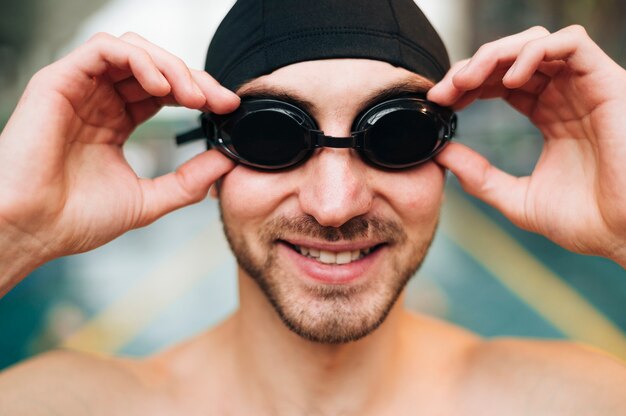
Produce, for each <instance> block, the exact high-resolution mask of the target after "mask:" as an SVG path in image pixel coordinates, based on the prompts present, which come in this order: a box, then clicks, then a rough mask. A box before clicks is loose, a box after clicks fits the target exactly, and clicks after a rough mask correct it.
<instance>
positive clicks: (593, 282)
mask: <svg viewBox="0 0 626 416" xmlns="http://www.w3.org/2000/svg"><path fill="white" fill-rule="evenodd" d="M232 3H233V1H232V0H228V1H227V0H184V1H173V0H152V1H150V2H149V3H148V2H146V1H140V0H123V1H122V0H110V1H107V0H46V1H43V0H22V1H19V2H16V1H13V2H7V1H4V2H2V3H0V91H1V92H0V126H3V125H4V123H5V122H6V120H7V119H8V117H9V115H10V114H11V112H12V111H13V108H14V106H15V104H16V102H17V100H18V98H19V96H20V94H21V91H22V90H23V89H24V87H25V85H26V83H27V82H28V80H29V78H30V77H31V76H32V74H33V73H34V72H36V71H37V70H38V69H39V68H41V67H43V66H45V65H47V64H48V63H50V62H52V61H54V60H55V59H57V58H59V57H61V56H62V55H63V54H65V53H67V51H69V50H71V49H72V48H73V47H75V46H76V45H78V44H80V43H82V42H84V41H85V40H86V39H88V38H89V37H90V36H92V35H93V34H94V33H96V32H99V31H106V32H110V33H112V34H115V35H121V34H122V33H124V32H126V31H135V32H137V33H139V34H141V35H142V36H144V37H145V38H147V39H148V40H150V41H152V42H153V43H156V44H158V45H160V46H162V47H164V48H165V49H167V50H169V51H171V52H172V53H174V54H176V55H178V56H180V57H181V58H183V59H184V60H185V62H187V64H188V65H190V66H191V67H196V68H201V67H203V64H204V54H205V51H206V48H207V46H208V44H209V41H210V39H211V36H212V33H213V32H214V30H215V29H216V27H217V25H218V24H219V21H220V20H221V18H222V17H223V16H224V14H225V13H226V12H227V11H228V9H229V8H230V6H231V5H232ZM418 4H419V5H420V6H421V7H422V8H423V9H424V11H425V13H426V14H427V15H428V16H429V17H430V18H431V19H432V20H433V21H434V23H435V26H436V27H437V28H438V30H439V31H440V33H441V34H442V36H443V37H444V39H445V41H446V43H447V45H448V47H449V50H450V52H451V55H452V57H453V60H458V59H462V58H465V57H468V56H470V55H471V53H472V52H473V51H475V50H476V49H477V48H478V47H479V46H480V45H481V44H483V43H485V42H488V41H490V40H494V39H496V38H499V37H502V36H505V35H509V34H512V33H515V32H518V31H521V30H524V29H526V28H528V27H530V26H533V25H543V26H545V27H547V28H548V29H550V30H552V31H554V30H557V29H558V28H561V27H564V26H566V25H569V24H573V23H579V24H582V25H584V26H585V27H586V28H587V30H588V31H589V33H590V34H591V36H592V37H593V38H594V39H595V40H596V41H597V42H598V43H599V44H600V45H601V46H602V48H604V50H606V51H607V52H608V53H609V54H610V55H611V56H612V57H613V58H615V59H616V60H617V61H618V62H619V63H620V64H621V65H622V66H624V64H625V63H626V49H625V48H624V47H623V45H624V44H625V43H626V25H624V22H625V21H626V9H625V8H624V7H623V4H622V2H621V0H569V1H565V0H541V1H539V0H523V1H522V0H515V1H514V0H500V1H498V2H493V1H491V2H487V1H486V0H436V1H435V0H422V1H418ZM196 117H197V114H195V113H194V112H193V111H189V110H181V109H166V110H164V111H162V112H161V113H159V114H158V115H157V116H156V117H155V118H154V119H153V120H151V121H149V122H148V123H146V124H145V125H143V126H142V127H141V128H139V129H138V130H137V131H136V133H135V134H134V135H133V137H132V139H131V140H130V142H129V143H128V145H127V146H126V148H125V152H126V155H127V158H128V159H129V161H130V163H131V164H132V165H133V167H134V168H135V169H136V171H137V172H138V174H139V175H141V176H156V175H159V174H162V173H164V172H168V171H171V170H172V169H173V168H175V166H177V165H178V164H180V163H181V162H183V161H184V160H186V159H188V158H190V157H191V156H193V155H194V154H197V153H198V152H200V151H202V144H198V145H197V146H195V145H189V146H186V147H183V148H180V149H177V148H176V147H175V146H174V142H173V137H174V134H175V133H176V132H180V131H182V130H184V129H186V128H188V127H191V126H194V125H195V123H196ZM460 126H461V127H460V133H459V138H458V139H459V140H460V141H461V142H464V143H466V144H468V145H470V146H472V147H473V148H475V149H477V150H479V151H481V152H482V153H483V154H485V155H486V156H488V157H489V158H490V160H492V161H493V163H495V164H496V165H497V166H499V167H501V168H503V169H506V170H508V171H509V172H512V173H514V174H517V175H524V174H527V173H529V172H530V171H531V170H532V168H533V166H534V164H535V162H536V160H537V157H538V155H539V152H540V150H541V145H542V138H541V136H540V135H539V134H538V132H537V131H536V130H535V129H534V128H533V126H532V125H530V124H529V123H528V122H527V121H526V120H525V119H524V118H523V117H521V116H519V115H517V114H516V113H515V112H514V111H512V110H511V109H509V108H508V107H507V106H506V105H504V104H503V103H501V102H497V101H494V102H481V103H479V104H476V105H474V106H472V107H471V108H470V109H468V110H466V111H464V112H462V113H461V114H460ZM0 197H1V195H0ZM1 272H2V271H0V273H1ZM406 302H407V305H408V307H409V308H411V309H414V310H417V311H422V312H424V313H428V314H431V315H434V316H439V317H441V318H443V319H446V320H448V321H451V322H454V323H456V324H459V325H462V326H464V327H466V328H469V329H471V330H472V331H475V332H477V333H479V334H481V335H483V336H486V337H495V336H524V337H534V338H565V339H572V340H575V341H578V342H583V343H585V344H588V345H592V346H596V347H598V348H601V349H604V350H606V351H609V352H611V353H612V354H614V355H616V356H618V357H621V358H622V359H626V334H625V333H626V271H624V270H623V269H622V268H620V267H619V266H617V265H616V264H614V263H612V262H610V261H608V260H605V259H601V258H593V257H584V256H579V255H575V254H572V253H569V252H567V251H565V250H563V249H561V248H559V247H558V246H555V245H554V244H552V243H550V242H549V241H547V240H546V239H544V238H542V237H540V236H537V235H534V234H530V233H527V232H523V231H521V230H519V229H516V228H515V227H514V226H512V225H511V224H510V223H509V222H508V221H507V220H506V219H504V218H503V217H502V216H501V215H500V214H499V213H497V212H496V211H494V210H493V209H491V208H489V207H488V206H485V205H484V204H482V203H480V202H478V201H476V200H474V199H472V198H470V197H468V196H467V195H465V194H463V192H462V191H461V190H460V188H459V186H458V184H457V183H456V181H455V180H454V178H450V179H449V181H448V189H447V198H446V203H445V205H444V208H443V216H442V222H441V227H440V230H439V233H438V235H437V237H436V239H435V242H434V244H433V247H432V249H431V252H430V254H429V256H428V258H427V260H426V262H425V263H424V265H423V267H422V269H421V270H420V271H419V272H418V273H417V276H416V277H415V278H414V279H413V280H412V281H411V283H410V286H409V291H408V296H407V300H406ZM236 307H237V287H236V279H235V262H234V260H233V258H232V256H231V255H230V253H229V251H228V248H227V247H226V244H225V241H224V238H223V236H222V233H221V225H220V223H219V215H218V213H217V209H216V204H215V202H214V201H212V200H207V201H205V202H202V203H200V204H198V205H195V206H192V207H189V208H186V209H183V210H181V211H178V212H176V213H173V214H171V215H170V216H168V217H166V218H164V219H162V220H160V221H158V222H157V223H155V224H153V225H152V226H150V227H148V228H145V229H141V230H137V231H134V232H131V233H128V234H126V235H124V236H123V237H121V238H119V239H118V240H116V241H114V242H112V243H110V244H108V245H106V246H104V247H102V248H100V249H98V250H95V251H93V252H90V253H86V254H83V255H78V256H72V257H68V258H62V259H58V260H56V261H54V262H51V263H49V264H47V265H45V266H43V267H41V268H40V269H39V270H36V271H35V272H33V273H32V275H31V276H30V277H29V278H27V279H26V280H25V281H23V282H22V283H21V284H20V285H18V286H17V287H16V288H15V289H14V290H13V291H11V292H10V293H9V294H8V295H6V296H5V297H4V298H2V299H0V369H1V368H4V367H6V366H8V365H11V364H13V363H15V362H17V361H19V360H21V359H24V358H26V357H29V356H32V355H34V354H37V353H40V352H42V351H46V350H49V349H52V348H58V347H66V348H75V349H79V350H85V351H97V352H104V353H115V354H124V355H133V356H141V355H146V354H150V353H153V352H155V351H158V350H159V349H162V348H164V347H167V346H168V345H171V344H173V343H175V342H177V341H179V340H181V339H184V338H186V337H189V336H191V335H193V334H195V333H197V332H199V331H202V330H204V329H206V328H208V327H211V326H212V325H214V324H215V323H217V322H219V321H220V320H222V319H224V318H225V317H226V316H227V315H228V314H229V313H231V312H232V311H234V310H235V309H236Z"/></svg>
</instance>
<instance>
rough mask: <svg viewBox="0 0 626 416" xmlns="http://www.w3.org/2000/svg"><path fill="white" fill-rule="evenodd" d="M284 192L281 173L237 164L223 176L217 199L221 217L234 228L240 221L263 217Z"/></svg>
mask: <svg viewBox="0 0 626 416" xmlns="http://www.w3.org/2000/svg"><path fill="white" fill-rule="evenodd" d="M286 195H288V192H287V188H286V181H285V180H284V178H283V174H280V173H263V172H258V171H254V170H251V169H248V168H245V167H243V166H238V167H236V168H235V169H234V170H232V171H231V172H230V173H229V174H228V175H226V176H225V177H224V179H223V182H222V186H221V188H220V195H219V198H220V204H221V206H222V215H223V216H224V219H225V220H226V221H229V224H231V226H232V225H235V224H236V226H237V228H242V226H243V223H246V225H252V224H253V223H261V222H263V221H264V220H266V219H267V218H268V217H269V216H271V215H272V214H273V213H274V212H275V211H276V209H277V208H278V206H279V205H281V202H282V201H283V200H284V199H285V198H286ZM235 221H236V222H235ZM251 223H252V224H251Z"/></svg>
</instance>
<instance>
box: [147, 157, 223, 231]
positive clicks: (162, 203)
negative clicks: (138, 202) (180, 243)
mask: <svg viewBox="0 0 626 416" xmlns="http://www.w3.org/2000/svg"><path fill="white" fill-rule="evenodd" d="M234 167H235V163H234V162H233V161H232V160H230V159H228V158H227V157H226V156H224V155H222V154H221V153H220V152H218V151H217V150H209V151H206V152H203V153H201V154H199V155H197V156H195V157H194V158H193V159H191V160H189V161H187V162H185V163H184V164H182V165H181V166H180V167H178V169H176V171H175V172H172V173H168V174H166V175H163V176H160V177H158V178H155V179H141V180H140V185H141V189H142V193H143V207H142V211H141V217H140V219H139V221H138V224H137V226H138V227H143V226H145V225H148V224H150V223H152V222H154V221H156V220H157V219H159V218H160V217H162V216H163V215H165V214H168V213H170V212H172V211H174V210H176V209H178V208H182V207H185V206H187V205H191V204H193V203H196V202H200V201H202V200H203V199H204V198H205V197H206V196H207V193H208V192H209V189H210V187H211V185H213V183H214V182H215V181H217V180H218V179H219V178H220V177H222V176H223V175H225V174H226V173H228V172H230V171H231V170H232V169H233V168H234Z"/></svg>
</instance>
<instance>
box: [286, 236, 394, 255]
mask: <svg viewBox="0 0 626 416" xmlns="http://www.w3.org/2000/svg"><path fill="white" fill-rule="evenodd" d="M281 241H284V242H285V243H287V244H291V245H293V246H298V247H307V248H314V249H317V250H324V251H333V252H342V251H356V250H365V249H368V248H370V249H371V248H374V247H375V246H378V245H380V244H382V243H384V241H339V242H335V243H331V242H328V241H317V240H310V239H306V238H285V239H282V240H281Z"/></svg>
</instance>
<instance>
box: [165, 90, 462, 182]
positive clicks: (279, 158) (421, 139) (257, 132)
mask: <svg viewBox="0 0 626 416" xmlns="http://www.w3.org/2000/svg"><path fill="white" fill-rule="evenodd" d="M200 118H201V123H202V127H200V128H197V129H195V130H192V131H190V132H187V133H184V134H181V135H178V136H176V142H177V143H178V144H179V145H180V144H183V143H186V142H189V141H192V140H198V139H206V140H207V144H208V148H209V149H210V148H215V149H217V150H219V151H220V152H222V153H224V154H225V155H226V156H228V157H230V158H231V159H234V160H235V161H237V162H239V163H241V164H243V165H246V166H250V167H253V168H256V169H261V170H278V169H286V168H290V167H293V166H296V165H298V164H300V163H303V162H304V161H306V160H307V159H308V158H309V157H311V155H312V154H313V152H314V151H315V149H317V148H321V147H332V148H342V149H355V150H356V152H358V153H359V155H360V156H361V158H362V159H363V160H364V161H366V162H367V163H369V164H371V165H373V166H375V167H378V168H383V169H404V168H409V167H412V166H416V165H418V164H420V163H423V162H425V161H427V160H429V159H431V158H432V157H433V156H434V155H436V154H437V153H438V152H440V151H441V150H442V149H443V148H444V146H445V145H446V143H447V142H448V141H449V140H450V139H451V138H452V137H453V136H454V132H455V130H456V122H457V118H456V114H454V112H452V111H451V110H450V109H447V108H444V107H440V106H438V105H437V104H435V103H432V102H430V101H428V100H426V99H425V98H424V97H404V98H395V99H391V100H388V101H384V102H381V103H379V104H376V105H375V106H373V107H371V108H370V109H367V110H365V111H363V112H362V113H361V114H360V115H359V116H358V117H357V118H356V119H355V121H354V123H353V125H352V133H351V134H350V137H331V136H326V135H324V132H323V131H320V130H319V129H318V127H317V124H316V123H315V120H314V119H313V118H312V117H311V116H310V115H309V114H307V113H306V112H305V111H303V110H302V109H300V108H299V107H297V106H295V105H293V104H290V103H287V102H284V101H279V100H274V99H265V98H263V99H254V98H249V99H245V98H244V99H243V100H242V101H241V105H240V106H239V108H238V109H237V110H235V111H234V112H232V113H230V114H226V115H217V114H211V113H203V114H202V115H201V116H200Z"/></svg>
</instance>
